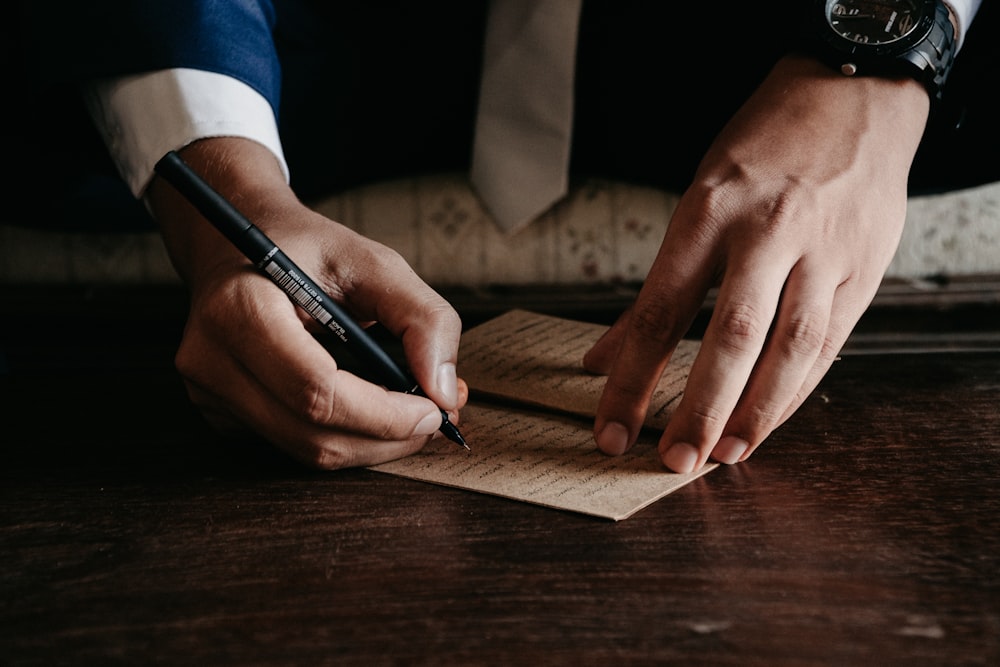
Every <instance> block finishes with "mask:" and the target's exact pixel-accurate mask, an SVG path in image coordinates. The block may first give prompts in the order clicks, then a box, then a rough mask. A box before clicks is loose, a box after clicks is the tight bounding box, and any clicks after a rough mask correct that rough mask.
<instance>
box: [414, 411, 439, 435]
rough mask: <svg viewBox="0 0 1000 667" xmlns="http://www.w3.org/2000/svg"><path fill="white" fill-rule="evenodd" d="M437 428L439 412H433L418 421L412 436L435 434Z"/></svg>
mask: <svg viewBox="0 0 1000 667" xmlns="http://www.w3.org/2000/svg"><path fill="white" fill-rule="evenodd" d="M439 428H441V412H440V411H439V410H435V411H434V412H431V413H430V414H428V415H427V416H426V417H424V418H423V419H421V420H420V422H419V423H418V424H417V427H416V428H415V429H413V435H431V434H433V433H437V431H438V429H439Z"/></svg>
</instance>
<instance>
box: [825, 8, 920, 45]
mask: <svg viewBox="0 0 1000 667" xmlns="http://www.w3.org/2000/svg"><path fill="white" fill-rule="evenodd" d="M924 6H925V2H923V1H922V0H827V3H826V20H827V22H828V23H829V24H830V27H831V28H833V29H834V31H836V32H837V33H839V34H840V35H841V36H843V37H844V38H846V39H848V40H850V41H852V42H855V43H857V44H890V43H892V42H895V41H897V40H900V39H903V38H904V37H906V36H907V35H909V34H910V33H911V32H913V31H914V30H916V28H917V26H918V25H919V24H920V19H921V18H923V15H924Z"/></svg>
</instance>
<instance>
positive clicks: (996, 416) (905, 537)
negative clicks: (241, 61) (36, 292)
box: [0, 321, 1000, 666]
mask: <svg viewBox="0 0 1000 667" xmlns="http://www.w3.org/2000/svg"><path fill="white" fill-rule="evenodd" d="M72 324H73V323H72V322H71V321H70V322H64V323H63V324H62V326H61V328H60V329H59V330H56V329H49V330H47V333H46V334H45V335H43V336H42V337H41V338H37V337H30V338H24V339H18V340H16V341H14V342H11V340H10V338H9V337H8V340H7V347H6V354H7V361H6V373H5V374H3V375H2V376H0V387H2V389H0V391H2V400H3V402H2V406H3V407H2V411H3V412H2V414H3V421H4V433H3V436H2V441H3V448H2V456H3V462H2V465H0V508H2V511H0V559H2V560H0V562H2V566H0V663H2V664H4V665H29V664H30V665H50V664H73V665H77V664H79V665H83V664H86V665H93V664H123V665H125V664H127V665H140V664H142V665H145V664H171V665H181V664H184V665H193V664H200V665H241V666H242V665H318V664H338V665H339V664H350V665H515V664H516V665H539V664H545V665H548V664H556V665H591V664H594V665H596V664H601V665H606V664H612V665H618V664H654V663H655V664H663V663H676V664H685V665H687V664H713V665H715V664H721V665H750V664H760V665H875V664H878V665H996V664H1000V526H998V524H1000V519H998V517H1000V407H998V405H1000V401H998V398H1000V352H996V351H978V352H964V353H923V354H917V353H908V354H875V355H850V356H845V357H844V358H843V359H842V360H841V361H839V362H837V363H836V364H835V366H834V368H833V369H832V371H831V372H830V373H829V375H828V376H827V378H826V379H825V381H824V382H823V384H822V385H821V386H820V387H819V388H818V389H817V391H816V392H815V393H814V395H813V396H812V397H811V398H810V399H809V400H808V401H807V403H806V404H805V405H804V406H803V407H802V409H801V410H800V411H799V412H798V413H797V414H796V415H795V417H794V418H793V419H792V420H791V421H790V422H789V423H788V424H786V425H785V426H784V427H783V428H781V429H780V430H779V431H778V432H777V433H776V434H775V435H774V436H773V437H772V438H771V439H770V441H769V442H768V443H767V444H766V445H765V447H763V448H762V449H761V450H760V451H759V453H758V454H757V455H756V456H755V457H754V458H753V459H752V460H751V461H749V462H747V463H745V464H741V465H738V466H732V467H723V468H720V469H719V470H716V471H714V472H712V473H710V474H709V475H707V476H706V477H703V478H701V479H699V480H697V481H696V482H695V483H693V484H691V485H689V486H687V487H685V488H683V489H682V490H680V491H679V492H677V493H675V494H674V495H671V496H668V497H666V498H664V499H663V500H661V501H659V502H657V503H655V504H653V505H652V506H650V507H648V508H646V509H644V510H642V511H640V512H639V513H637V514H636V515H634V516H633V517H631V518H629V519H627V520H625V521H623V522H620V523H613V522H608V521H603V520H599V519H592V518H588V517H584V516H578V515H574V514H569V513H564V512H560V511H556V510H550V509H545V508H541V507H536V506H531V505H526V504H521V503H517V502H514V501H510V500H504V499H500V498H494V497H489V496H483V495H478V494H474V493H470V492H465V491H461V490H456V489H449V488H442V487H437V486H432V485H428V484H424V483H420V482H415V481H411V480H406V479H400V478H395V477H392V476H388V475H382V474H378V473H374V472H370V471H365V470H354V471H342V472H336V473H318V472H312V471H308V470H304V469H302V468H300V467H298V466H296V465H294V464H292V463H289V462H288V461H286V460H284V459H283V458H281V457H280V456H278V455H276V454H274V453H273V452H271V451H270V450H269V449H266V448H265V449H257V448H253V447H249V446H248V447H243V448H235V447H231V446H229V445H225V444H222V443H220V442H219V441H218V440H217V439H216V438H215V437H214V436H213V434H212V433H211V432H210V431H209V430H208V429H207V427H206V426H205V425H204V424H203V423H202V422H201V420H200V418H199V417H198V416H197V415H196V414H195V413H194V411H193V409H192V408H191V407H190V406H189V404H188V402H187V399H186V396H185V394H184V391H183V388H182V386H181V384H180V381H179V379H178V378H177V376H176V375H175V373H174V371H173V368H172V365H171V354H172V346H168V345H160V344H159V342H158V341H155V340H154V341H152V342H149V341H145V342H144V338H143V336H142V334H141V332H142V329H141V328H140V327H138V326H137V327H135V328H134V329H131V330H130V329H129V328H128V327H124V328H123V330H122V334H121V336H122V337H121V338H120V339H117V340H103V341H101V344H100V345H94V344H93V341H90V344H79V345H78V344H76V343H75V342H74V341H75V339H76V332H74V330H73V326H72ZM172 336H173V332H169V333H168V334H163V333H162V332H161V334H160V338H161V339H162V338H170V337H172ZM152 337H153V338H156V336H152ZM55 341H61V344H59V345H55V344H53V342H55ZM24 355H27V357H25V356H24Z"/></svg>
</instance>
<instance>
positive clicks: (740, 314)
mask: <svg viewBox="0 0 1000 667" xmlns="http://www.w3.org/2000/svg"><path fill="white" fill-rule="evenodd" d="M718 328H719V343H720V344H721V345H722V346H724V347H727V348H729V349H730V350H732V351H735V352H744V351H747V350H749V349H752V348H754V347H756V346H757V345H758V344H759V343H760V341H761V340H762V339H763V337H764V335H765V333H766V331H767V326H766V325H765V323H764V320H763V318H761V316H760V314H759V313H758V312H757V309H756V308H755V307H754V306H752V305H750V304H749V303H735V304H730V305H728V306H725V307H724V308H723V310H722V311H721V312H720V313H719V315H718Z"/></svg>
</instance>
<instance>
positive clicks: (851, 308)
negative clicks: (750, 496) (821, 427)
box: [740, 285, 870, 461]
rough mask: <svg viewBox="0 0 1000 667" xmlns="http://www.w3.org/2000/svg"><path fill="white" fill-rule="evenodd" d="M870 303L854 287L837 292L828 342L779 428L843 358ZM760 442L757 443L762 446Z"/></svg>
mask: <svg viewBox="0 0 1000 667" xmlns="http://www.w3.org/2000/svg"><path fill="white" fill-rule="evenodd" d="M869 302H870V297H867V296H865V295H863V294H861V293H858V291H857V290H856V289H854V288H853V287H852V286H850V285H846V286H845V285H842V286H841V287H840V288H838V289H837V291H836V294H835V296H834V300H833V307H832V308H831V317H830V324H829V326H828V328H827V334H826V339H825V341H824V343H823V347H822V348H821V349H820V352H819V354H818V355H817V357H816V360H815V361H814V362H813V365H812V367H811V368H810V369H809V372H808V374H807V375H806V377H805V379H804V380H803V382H802V386H801V387H800V388H799V390H798V392H797V393H796V395H795V397H794V398H793V399H792V401H791V403H790V404H789V405H788V407H787V408H786V409H785V412H784V413H783V414H782V415H781V417H780V418H779V419H778V425H781V424H783V423H784V422H785V421H786V420H787V419H788V418H789V417H791V416H792V414H794V413H795V411H796V410H798V409H799V407H800V406H801V405H802V403H803V402H805V400H806V399H807V398H808V397H809V396H810V395H811V394H812V392H813V391H814V390H815V389H816V387H817V386H818V385H819V383H820V381H821V380H822V379H823V377H824V376H825V375H826V373H827V371H829V370H830V367H831V366H832V365H833V363H834V362H835V361H836V360H837V359H838V358H839V356H838V355H839V353H840V350H841V349H842V348H843V346H844V344H845V343H846V342H847V338H848V336H850V333H851V330H852V328H853V327H854V325H855V324H856V323H857V321H858V320H859V319H861V316H862V315H863V314H864V311H865V309H866V308H867V307H868V303H869ZM759 445H760V443H757V446H759ZM755 449H756V447H751V448H750V449H748V450H747V452H746V453H744V454H743V455H742V456H741V457H740V460H741V461H745V460H746V459H747V458H749V457H750V455H751V454H752V453H753V451H754V450H755Z"/></svg>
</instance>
